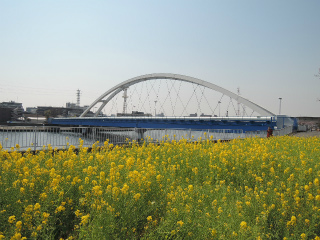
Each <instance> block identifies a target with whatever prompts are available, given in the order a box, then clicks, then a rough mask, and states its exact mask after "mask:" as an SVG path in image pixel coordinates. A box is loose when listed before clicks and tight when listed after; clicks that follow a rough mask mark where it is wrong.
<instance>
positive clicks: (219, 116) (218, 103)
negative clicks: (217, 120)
mask: <svg viewBox="0 0 320 240" xmlns="http://www.w3.org/2000/svg"><path fill="white" fill-rule="evenodd" d="M220 103H221V102H220V101H218V104H219V117H220Z"/></svg>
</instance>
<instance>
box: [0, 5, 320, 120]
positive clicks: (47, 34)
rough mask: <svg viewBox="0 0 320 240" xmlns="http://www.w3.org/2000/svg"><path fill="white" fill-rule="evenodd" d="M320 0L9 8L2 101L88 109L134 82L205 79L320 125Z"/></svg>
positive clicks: (2, 50)
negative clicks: (158, 77) (150, 77)
mask: <svg viewBox="0 0 320 240" xmlns="http://www.w3.org/2000/svg"><path fill="white" fill-rule="evenodd" d="M319 68H320V1H319V0H308V1H302V0H299V1H298V0H282V1H279V0H268V1H258V0H256V1H254V0H243V1H239V0H226V1H222V0H219V1H218V0H208V1H189V0H179V1H176V0H170V1H167V0H164V1H163V0H162V1H147V0H146V1H140V0H135V1H127V0H122V1H107V0H106V1H102V0H101V1H97V0H91V1H83V0H74V1H73V0H69V1H65V0H63V1H62V0H54V1H53V0H52V1H49V0H47V1H40V0H39V1H34V0H28V1H27V0H25V1H22V0H20V1H19V0H17V1H12V0H2V1H0V102H2V101H10V100H13V101H18V102H22V103H23V106H24V107H32V106H37V105H47V106H65V103H66V102H76V90H77V89H80V90H81V91H82V96H81V104H82V105H84V104H86V105H89V104H90V103H91V102H93V101H94V100H95V99H96V98H97V97H99V96H100V95H101V94H102V93H103V92H105V91H107V90H108V89H110V88H111V87H113V86H115V85H117V84H119V83H120V82H122V81H125V80H127V79H129V78H132V77H136V76H139V75H144V74H149V73H160V72H163V73H176V74H182V75H187V76H191V77H195V78H199V79H202V80H205V81H208V82H211V83H214V84H216V85H218V86H221V87H223V88H225V89H228V90H230V91H232V92H236V91H237V87H240V90H241V96H242V97H244V98H247V99H249V100H250V101H252V102H255V103H257V104H259V105H261V106H262V107H264V108H266V109H268V110H270V111H272V112H274V113H278V111H279V99H278V98H279V97H282V99H283V100H282V113H283V114H287V115H291V116H320V102H319V101H317V99H318V98H319V99H320V91H319V90H320V79H319V78H316V77H315V76H314V75H315V74H318V72H319Z"/></svg>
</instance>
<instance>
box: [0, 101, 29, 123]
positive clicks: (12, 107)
mask: <svg viewBox="0 0 320 240" xmlns="http://www.w3.org/2000/svg"><path fill="white" fill-rule="evenodd" d="M0 108H1V109H9V110H2V111H3V113H2V112H1V114H0V115H2V114H4V115H5V116H6V117H3V119H7V114H8V113H7V112H8V111H10V112H11V113H10V114H11V118H10V119H8V120H6V121H18V120H20V119H21V118H22V116H23V111H24V109H23V107H22V103H18V102H14V101H10V102H2V103H0Z"/></svg>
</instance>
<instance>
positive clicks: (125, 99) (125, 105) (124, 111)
mask: <svg viewBox="0 0 320 240" xmlns="http://www.w3.org/2000/svg"><path fill="white" fill-rule="evenodd" d="M127 90H128V88H125V89H124V90H123V96H122V97H123V110H122V113H123V114H125V113H126V112H127V98H128V95H127Z"/></svg>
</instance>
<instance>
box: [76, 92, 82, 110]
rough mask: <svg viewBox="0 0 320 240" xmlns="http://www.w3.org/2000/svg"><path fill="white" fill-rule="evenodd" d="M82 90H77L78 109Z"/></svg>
mask: <svg viewBox="0 0 320 240" xmlns="http://www.w3.org/2000/svg"><path fill="white" fill-rule="evenodd" d="M80 92H81V91H80V90H79V89H78V90H77V107H80Z"/></svg>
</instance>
